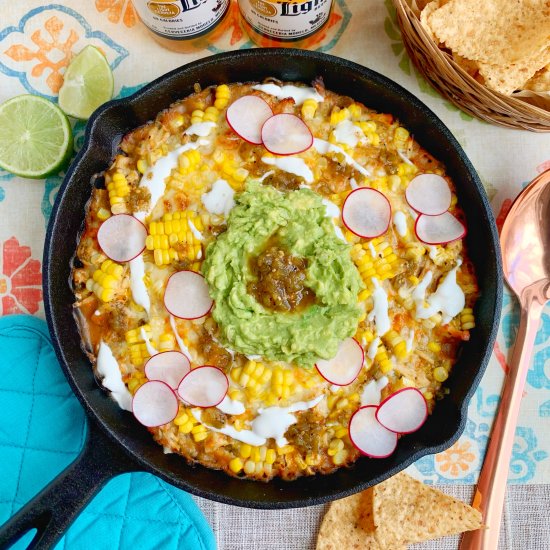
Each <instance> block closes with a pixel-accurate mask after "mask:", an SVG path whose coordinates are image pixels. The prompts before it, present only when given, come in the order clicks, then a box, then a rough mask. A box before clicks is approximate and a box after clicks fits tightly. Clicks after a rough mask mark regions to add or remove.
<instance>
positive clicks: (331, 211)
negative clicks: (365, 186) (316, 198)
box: [322, 199, 340, 218]
mask: <svg viewBox="0 0 550 550" xmlns="http://www.w3.org/2000/svg"><path fill="white" fill-rule="evenodd" d="M322 201H323V204H324V205H325V209H326V215H327V217H328V218H339V217H340V209H339V208H338V206H336V205H335V204H334V203H333V202H332V201H329V200H328V199H322Z"/></svg>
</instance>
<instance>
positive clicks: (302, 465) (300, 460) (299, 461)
mask: <svg viewBox="0 0 550 550" xmlns="http://www.w3.org/2000/svg"><path fill="white" fill-rule="evenodd" d="M294 460H295V461H296V465H297V466H298V467H299V468H300V470H305V469H306V468H307V464H306V461H305V460H304V459H303V458H302V457H301V456H300V455H296V456H295V457H294Z"/></svg>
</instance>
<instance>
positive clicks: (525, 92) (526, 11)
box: [393, 0, 550, 132]
mask: <svg viewBox="0 0 550 550" xmlns="http://www.w3.org/2000/svg"><path fill="white" fill-rule="evenodd" d="M393 1H394V4H395V8H396V11H397V19H398V22H399V26H400V28H401V32H402V35H403V42H404V44H405V47H406V48H407V52H408V54H409V56H410V57H411V59H412V60H413V62H414V64H415V65H416V67H417V68H418V70H419V71H420V72H421V73H422V74H423V75H424V76H425V77H426V78H427V79H428V80H429V81H430V82H431V84H432V85H433V86H434V87H435V88H436V89H437V90H438V91H439V92H440V93H441V94H442V95H443V96H445V97H446V98H447V99H449V100H450V101H452V102H453V103H454V104H455V105H456V106H457V107H459V108H460V109H462V110H463V111H465V112H467V113H469V114H471V115H473V116H475V117H477V118H480V119H483V120H486V121H488V122H492V123H494V124H499V125H502V126H507V127H511V128H521V129H526V130H532V131H535V132H548V131H550V2H549V1H548V0H519V1H514V2H512V1H511V0H484V1H483V2H480V1H479V0H393Z"/></svg>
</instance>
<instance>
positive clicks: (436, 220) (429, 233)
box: [414, 212, 466, 244]
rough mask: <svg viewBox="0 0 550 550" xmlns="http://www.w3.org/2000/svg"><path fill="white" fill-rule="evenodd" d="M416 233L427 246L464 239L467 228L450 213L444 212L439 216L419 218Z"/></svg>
mask: <svg viewBox="0 0 550 550" xmlns="http://www.w3.org/2000/svg"><path fill="white" fill-rule="evenodd" d="M414 232H415V233H416V236H417V237H418V238H419V239H420V240H421V241H422V242H424V243H426V244H446V243H450V242H452V241H456V240H457V239H462V237H464V235H466V228H465V227H464V225H463V224H462V222H460V221H458V220H457V219H456V218H455V217H454V216H453V215H452V214H451V213H450V212H443V214H440V215H439V216H425V215H423V214H421V215H420V216H418V218H417V219H416V223H415V224H414Z"/></svg>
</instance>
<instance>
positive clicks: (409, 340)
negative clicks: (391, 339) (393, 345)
mask: <svg viewBox="0 0 550 550" xmlns="http://www.w3.org/2000/svg"><path fill="white" fill-rule="evenodd" d="M405 342H406V343H407V353H410V352H411V351H412V347H413V343H414V329H411V331H410V332H409V335H408V336H407V338H406V340H405Z"/></svg>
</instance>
